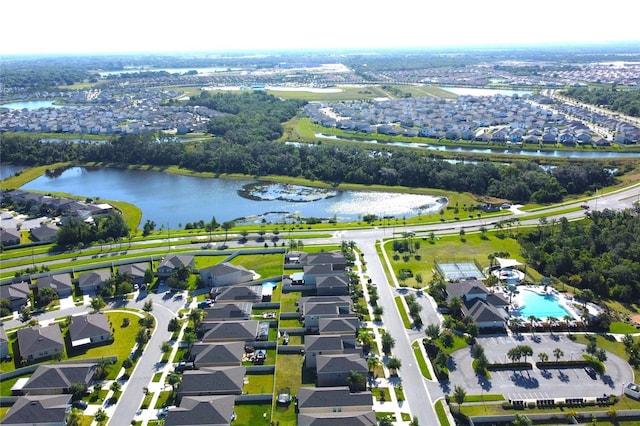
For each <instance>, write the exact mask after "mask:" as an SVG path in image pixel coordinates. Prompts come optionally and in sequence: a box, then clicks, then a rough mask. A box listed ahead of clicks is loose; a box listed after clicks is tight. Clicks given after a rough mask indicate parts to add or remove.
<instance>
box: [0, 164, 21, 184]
mask: <svg viewBox="0 0 640 426" xmlns="http://www.w3.org/2000/svg"><path fill="white" fill-rule="evenodd" d="M26 168H27V166H14V165H13V164H2V165H0V180H4V179H6V178H8V177H10V176H13V175H15V174H16V173H18V172H19V171H21V170H24V169H26Z"/></svg>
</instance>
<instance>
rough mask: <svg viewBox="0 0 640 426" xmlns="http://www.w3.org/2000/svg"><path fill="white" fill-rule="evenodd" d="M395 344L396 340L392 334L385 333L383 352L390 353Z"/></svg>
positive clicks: (383, 336)
mask: <svg viewBox="0 0 640 426" xmlns="http://www.w3.org/2000/svg"><path fill="white" fill-rule="evenodd" d="M395 345H396V341H395V339H394V338H393V337H392V336H391V334H389V333H385V334H383V335H382V352H384V354H385V355H390V354H391V350H392V349H393V347H394V346H395Z"/></svg>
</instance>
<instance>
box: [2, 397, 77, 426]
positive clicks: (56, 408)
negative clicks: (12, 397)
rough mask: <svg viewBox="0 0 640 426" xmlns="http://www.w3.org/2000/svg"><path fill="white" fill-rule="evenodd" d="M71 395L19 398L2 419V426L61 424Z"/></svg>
mask: <svg viewBox="0 0 640 426" xmlns="http://www.w3.org/2000/svg"><path fill="white" fill-rule="evenodd" d="M70 399H71V395H33V396H28V395H27V396H21V397H19V398H18V400H17V401H16V402H15V403H14V404H13V406H12V407H11V408H10V409H9V411H8V412H7V415H6V416H5V417H4V418H3V419H2V425H3V426H12V425H21V426H23V425H36V424H51V423H59V424H63V423H64V419H65V416H66V411H67V408H68V407H69V400H70Z"/></svg>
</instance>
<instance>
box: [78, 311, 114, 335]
mask: <svg viewBox="0 0 640 426" xmlns="http://www.w3.org/2000/svg"><path fill="white" fill-rule="evenodd" d="M107 333H109V334H111V326H110V325H109V320H108V319H107V316H106V315H105V314H103V313H99V312H98V313H95V314H89V315H82V316H79V317H73V319H72V321H71V324H69V337H71V341H72V342H73V341H76V340H81V339H88V338H91V337H95V336H101V335H104V334H107Z"/></svg>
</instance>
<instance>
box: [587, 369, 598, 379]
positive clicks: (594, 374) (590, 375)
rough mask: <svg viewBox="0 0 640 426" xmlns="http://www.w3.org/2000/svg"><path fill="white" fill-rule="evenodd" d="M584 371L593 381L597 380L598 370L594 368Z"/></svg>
mask: <svg viewBox="0 0 640 426" xmlns="http://www.w3.org/2000/svg"><path fill="white" fill-rule="evenodd" d="M584 371H585V372H586V373H587V374H588V375H589V377H591V378H592V379H595V378H596V370H594V369H593V367H585V368H584Z"/></svg>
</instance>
